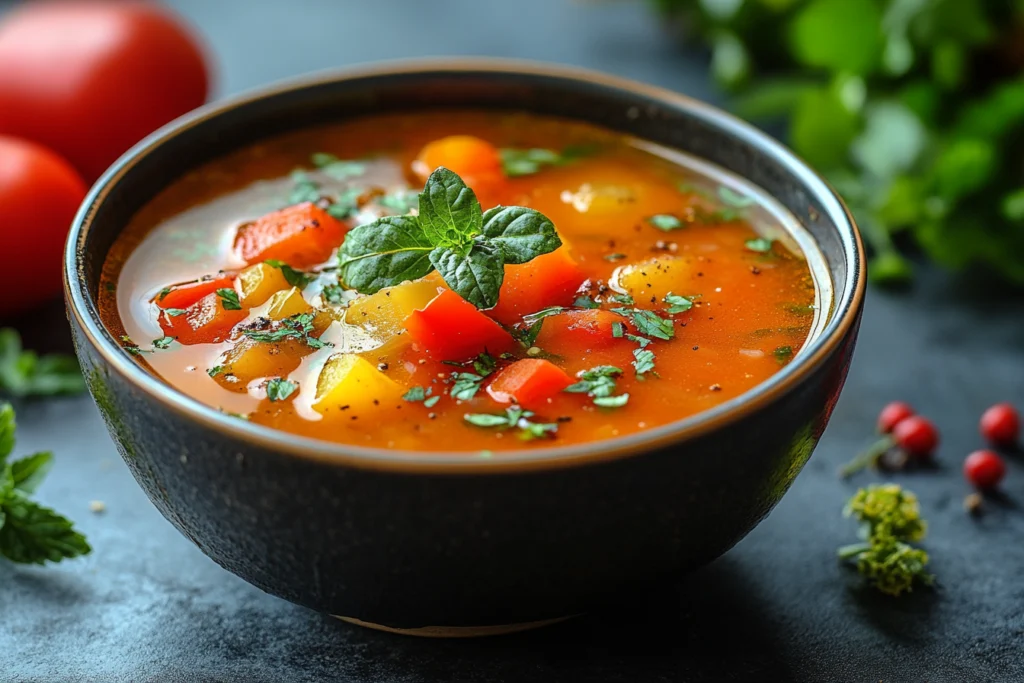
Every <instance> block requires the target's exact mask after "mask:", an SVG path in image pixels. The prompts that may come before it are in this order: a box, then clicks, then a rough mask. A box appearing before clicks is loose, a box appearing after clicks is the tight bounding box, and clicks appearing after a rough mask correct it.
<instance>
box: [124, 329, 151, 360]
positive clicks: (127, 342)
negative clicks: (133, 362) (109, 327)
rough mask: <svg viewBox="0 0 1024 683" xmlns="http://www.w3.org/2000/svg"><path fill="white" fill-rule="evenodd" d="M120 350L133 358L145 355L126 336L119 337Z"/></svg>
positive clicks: (141, 349) (140, 348) (142, 350)
mask: <svg viewBox="0 0 1024 683" xmlns="http://www.w3.org/2000/svg"><path fill="white" fill-rule="evenodd" d="M121 348H122V349H124V350H125V351H127V352H128V353H130V354H132V355H133V356H141V355H142V354H143V353H147V351H145V350H144V349H143V348H142V347H141V346H139V345H138V344H136V343H135V342H133V341H132V338H131V337H129V336H128V335H127V334H122V335H121Z"/></svg>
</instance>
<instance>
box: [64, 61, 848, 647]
mask: <svg viewBox="0 0 1024 683" xmlns="http://www.w3.org/2000/svg"><path fill="white" fill-rule="evenodd" d="M439 107H450V108H474V109H493V110H508V111H526V112H532V113H536V114H541V115H553V116H561V117H568V118H571V119H577V120H582V121H586V122H590V123H593V124H597V125H601V126H604V127H606V128H610V129H613V130H617V131H622V132H625V133H629V134H632V135H634V136H636V137H638V138H641V139H645V140H649V141H652V142H655V143H658V144H660V145H663V146H665V147H668V148H671V149H676V150H682V151H684V152H687V153H689V154H692V155H695V156H697V157H700V158H702V159H706V160H708V161H711V162H713V163H715V164H717V165H719V166H721V167H723V168H725V169H727V170H729V171H732V172H733V173H736V174H739V175H741V176H743V177H745V178H747V179H748V180H750V181H752V182H753V183H754V184H756V185H759V186H760V187H761V188H763V189H765V190H766V191H767V192H768V193H770V194H771V195H773V196H774V197H775V198H776V199H777V200H778V201H780V202H781V203H782V204H783V205H785V206H786V207H787V208H788V209H789V210H790V211H792V212H793V214H794V215H795V216H796V217H797V218H798V220H799V221H800V222H801V223H802V224H803V225H804V227H805V228H806V229H807V230H808V231H809V232H810V234H811V235H812V236H813V238H814V240H815V242H816V243H817V245H818V247H819V249H820V251H821V253H822V255H823V256H824V259H825V261H826V262H827V269H828V272H829V273H830V275H831V278H832V285H833V288H834V301H833V302H832V306H831V310H830V312H829V314H828V315H829V318H828V322H827V324H826V326H825V328H824V331H823V332H822V333H821V334H820V335H819V336H818V338H817V339H816V340H814V341H813V342H812V343H811V344H810V345H809V346H807V347H806V348H804V349H803V350H801V351H800V353H798V354H797V355H796V357H795V358H794V360H793V362H792V363H791V364H790V365H789V366H787V367H786V368H784V369H783V370H781V371H780V372H779V373H778V374H777V375H776V376H775V377H773V378H771V379H770V380H769V381H767V382H765V383H764V384H762V385H760V386H759V387H757V388H755V389H754V390H752V391H750V392H748V393H747V394H744V395H743V396H741V397H739V398H737V399H734V400H732V401H729V402H727V403H725V404H723V405H722V406H719V407H717V408H715V409H713V410H711V411H708V412H706V413H702V414H700V415H697V416H695V417H692V418H687V419H685V420H681V421H679V422H677V423H673V424H671V425H668V426H666V427H662V428H658V429H652V430H648V431H647V432H644V433H641V434H638V435H633V436H630V437H623V438H618V439H613V440H609V441H600V442H596V443H591V444H585V445H582V446H573V447H562V448H544V449H541V450H523V451H517V452H511V453H499V454H496V455H494V456H493V457H491V458H489V459H488V458H481V457H477V456H474V455H472V454H466V453H408V452H391V451H383V450H375V449H367V448H359V447H350V446H345V445H339V444H329V443H324V442H318V441H314V440H311V439H305V438H301V437H296V436H294V435H288V434H284V433H280V432H274V431H272V430H269V429H267V428H264V427H260V426H258V425H251V424H248V423H246V422H244V421H241V420H237V419H235V418H231V417H227V416H224V415H220V414H219V413H217V412H216V411H215V410H212V409H210V408H208V407H207V406H205V405H202V404H200V403H199V402H198V401H196V400H194V399H192V398H189V397H187V396H185V395H183V394H180V393H178V392H177V391H176V390H174V389H172V388H170V387H168V386H166V385H164V384H163V383H161V382H160V380H158V379H157V378H155V377H153V376H152V375H150V374H148V373H147V372H146V371H145V370H144V369H143V368H142V367H140V366H139V365H137V364H136V363H135V361H134V360H133V359H132V357H131V356H130V355H128V354H127V353H126V352H125V351H124V350H123V349H122V348H121V347H120V346H119V344H118V340H117V339H116V338H115V337H114V336H113V335H112V334H111V333H110V332H109V331H108V330H107V329H106V328H105V327H104V325H103V323H102V322H101V320H100V317H99V312H98V308H97V303H96V298H97V292H98V289H99V286H100V273H101V270H102V266H103V261H104V257H105V256H106V254H107V252H108V250H109V248H110V245H111V243H112V242H113V241H114V239H115V238H116V237H117V236H118V234H119V233H120V232H121V230H122V229H123V228H124V227H125V225H126V224H127V223H128V222H129V220H130V218H131V217H132V215H133V214H134V213H135V212H136V211H138V210H139V209H140V208H141V207H142V206H143V205H144V204H145V203H146V202H147V201H149V200H150V199H151V198H152V197H153V196H154V195H155V194H156V193H158V192H159V191H160V190H161V189H163V188H164V187H166V186H167V185H168V184H169V183H171V182H173V181H174V180H175V179H176V178H178V177H179V176H181V175H182V174H184V173H186V172H187V171H189V170H190V169H192V168H194V167H195V166H197V165H199V164H202V163H204V162H207V161H210V160H212V159H214V158H216V157H217V156H219V155H222V154H224V153H226V152H229V151H232V150H235V149H237V148H239V147H242V146H245V145H247V144H250V143H253V142H256V141H257V140H260V139H263V138H266V137H269V136H272V135H277V134H280V133H284V132H287V131H290V130H293V129H296V128H299V127H303V126H309V125H314V124H319V123H324V122H329V121H338V120H342V119H346V118H349V117H355V116H365V115H373V114H376V113H382V112H394V111H402V110H408V111H415V110H422V109H427V108H430V109H433V108H439ZM65 278H66V294H67V302H68V310H69V318H70V320H71V323H72V328H73V332H74V338H75V345H76V349H77V352H78V356H79V359H80V360H81V363H82V366H83V369H84V372H85V374H86V377H87V380H88V383H89V387H90V390H91V391H92V394H93V396H94V398H95V400H96V403H97V405H98V406H99V409H100V412H101V413H102V415H103V419H104V420H105V421H106V424H107V426H108V428H109V430H110V433H111V435H112V437H113V439H114V441H115V442H116V444H117V447H118V449H119V451H120V453H121V455H122V456H123V458H124V460H125V462H126V463H127V464H128V466H129V467H130V469H131V471H132V473H133V474H134V476H135V478H136V479H137V480H138V482H139V483H140V484H141V486H142V487H143V489H144V490H145V491H146V493H147V494H148V495H149V497H150V499H151V500H152V501H153V503H154V505H156V507H157V508H158V509H159V510H160V512H161V513H163V515H164V516H165V517H166V518H167V519H168V520H170V522H171V523H172V524H173V525H174V526H175V527H177V528H178V530H180V531H181V533H183V534H184V535H185V536H187V537H188V538H189V539H191V540H192V541H193V542H194V543H195V544H196V545H197V546H199V548H201V549H202V551H203V552H204V553H206V554H207V555H208V556H209V557H211V558H212V559H213V560H214V561H216V562H217V563H219V564H220V565H221V566H223V567H225V568H227V569H228V570H230V571H232V572H234V573H235V574H237V575H238V576H240V577H242V578H243V579H245V580H247V581H249V582H250V583H252V584H254V585H256V586H258V587H259V588H262V589H263V590H265V591H267V592H269V593H272V594H274V595H278V596H280V597H282V598H285V599H287V600H291V601H293V602H296V603H299V604H301V605H306V606H308V607H311V608H313V609H316V610H320V611H323V612H327V613H330V614H334V615H339V616H345V617H350V618H353V619H357V620H360V621H363V622H369V623H373V624H378V625H384V626H387V627H393V628H400V629H416V628H422V627H487V626H495V625H502V624H513V623H523V622H535V621H538V620H546V619H552V618H558V617H562V616H566V615H572V614H576V613H580V612H583V611H586V610H588V609H589V608H592V607H593V606H594V605H595V604H597V603H598V602H600V601H601V600H602V599H603V598H605V597H606V596H609V595H613V594H615V593H616V592H618V591H620V590H623V589H628V588H633V587H637V586H643V585H645V584H648V583H650V582H654V581H659V580H665V579H671V578H674V577H678V576H680V575H682V574H684V573H685V572H687V571H689V570H692V569H694V568H696V567H699V566H700V565H703V564H705V563H707V562H709V561H711V560H713V559H714V558H716V557H718V556H719V555H720V554H722V553H723V552H725V551H726V550H728V549H729V548H730V547H732V546H733V545H734V544H735V543H736V542H737V541H738V540H740V539H741V538H742V537H743V536H744V535H745V534H746V533H747V532H749V531H750V530H751V529H752V528H753V527H754V526H755V525H756V524H757V523H758V522H759V521H760V520H761V519H762V518H764V516H765V515H767V514H768V512H769V511H770V510H771V509H772V507H773V506H775V504H776V503H778V501H779V499H780V498H781V497H782V495H783V494H784V493H785V492H786V490H787V489H788V488H789V486H790V484H791V483H792V482H793V479H794V478H795V477H796V475H797V473H799V471H800V469H801V467H803V465H804V463H805V462H806V461H807V459H808V458H809V457H810V455H811V452H812V450H813V449H814V446H815V444H816V443H817V440H818V438H819V437H820V435H821V433H822V431H823V430H824V429H825V425H826V423H827V422H828V419H829V416H830V414H831V411H832V408H833V406H834V405H835V402H836V399H837V398H838V396H839V392H840V389H841V388H842V385H843V381H844V379H845V377H846V372H847V368H848V365H849V362H850V357H851V354H852V352H853V348H854V341H855V338H856V334H857V328H858V323H859V318H860V313H861V307H862V302H863V288H864V273H863V261H862V253H861V245H860V240H859V237H858V235H857V231H856V228H855V227H854V225H853V223H852V220H851V218H850V216H849V214H848V213H847V211H846V210H845V209H844V208H843V206H842V204H841V202H840V201H839V200H838V199H837V198H836V197H835V195H834V194H833V193H832V192H831V191H830V190H829V188H828V187H827V186H826V185H825V184H824V183H823V182H822V181H821V180H820V179H819V178H818V177H817V176H816V175H815V174H814V173H813V172H811V171H810V170H809V169H808V168H806V167H805V166H804V165H803V164H802V163H801V162H800V161H799V160H797V159H796V158H794V157H793V156H792V155H791V154H790V153H789V152H788V151H786V150H785V149H784V148H783V147H782V146H780V145H778V144H777V143H775V142H773V141H771V140H770V139H769V138H767V137H766V136H764V135H762V134H761V133H759V132H757V131H756V130H754V129H753V128H752V127H750V126H748V125H746V124H744V123H742V122H740V121H738V120H736V119H734V118H732V117H731V116H729V115H727V114H724V113H722V112H720V111H717V110H715V109H713V108H711V107H708V106H707V105H704V104H701V103H699V102H696V101H693V100H690V99H688V98H685V97H683V96H680V95H678V94H675V93H670V92H667V91H662V90H658V89H655V88H651V87H646V86H641V85H638V84H635V83H631V82H628V81H622V80H619V79H615V78H611V77H607V76H603V75H600V74H595V73H592V72H586V71H580V70H576V69H568V68H561V67H549V66H542V65H535V64H528V63H520V62H505V61H497V62H496V61H490V60H473V61H461V60H445V61H438V62H416V63H406V64H385V65H382V66H371V67H365V68H359V69H352V70H347V71H340V72H333V73H327V74H319V75H315V76H313V77H310V78H306V79H302V80H297V81H292V82H289V83H286V84H284V85H280V86H276V87H272V88H270V89H267V90H264V91H261V92H258V93H255V94H252V95H247V96H243V97H240V98H238V99H234V100H230V101H227V102H224V103H218V104H214V105H211V106H209V107H206V108H204V109H201V110H199V111H197V112H195V113H193V114H191V115H189V116H187V117H185V118H183V119H181V120H179V121H177V122H175V123H173V124H171V125H170V126H168V127H166V128H164V129H162V130H160V131H158V132H157V133H155V134H154V135H153V136H151V137H150V138H148V139H147V140H145V141H143V142H142V143H140V144H139V145H138V146H136V147H135V148H134V149H133V150H132V151H130V152H129V153H128V154H126V155H125V156H124V157H123V158H122V159H121V160H120V161H119V162H118V163H117V164H116V165H115V166H114V167H113V168H111V169H110V170H109V171H108V172H107V173H106V175H105V176H104V177H103V178H102V179H101V180H100V181H99V183H98V184H97V185H96V186H95V187H94V188H93V190H92V192H91V193H90V195H89V197H88V198H87V200H86V203H85V204H84V206H83V208H82V210H81V212H80V214H79V216H78V218H77V219H76V222H75V225H74V227H73V229H72V232H71V236H70V240H69V243H68V248H67V254H66V263H65Z"/></svg>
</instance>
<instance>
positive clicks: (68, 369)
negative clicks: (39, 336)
mask: <svg viewBox="0 0 1024 683" xmlns="http://www.w3.org/2000/svg"><path fill="white" fill-rule="evenodd" d="M83 391H85V380H83V379H82V372H81V370H80V369H79V367H78V361H76V360H75V359H74V358H73V357H71V356H66V355H63V354H50V355H45V356H39V355H37V354H36V353H35V352H34V351H26V350H25V349H23V348H22V346H21V336H19V335H18V333H17V331H15V330H13V329H10V328H4V329H0V395H8V396H15V397H25V396H57V395H62V394H79V393H81V392H83Z"/></svg>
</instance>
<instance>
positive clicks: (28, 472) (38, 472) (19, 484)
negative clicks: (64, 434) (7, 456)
mask: <svg viewBox="0 0 1024 683" xmlns="http://www.w3.org/2000/svg"><path fill="white" fill-rule="evenodd" d="M51 467H53V453H49V452H42V453H33V454H32V455H27V456H25V457H24V458H19V459H17V460H15V461H13V462H12V463H11V464H10V468H11V476H12V478H13V481H14V488H16V489H18V490H19V491H21V492H23V493H34V492H35V490H36V489H37V488H39V485H40V484H42V483H43V479H45V478H46V475H47V474H49V472H50V468H51Z"/></svg>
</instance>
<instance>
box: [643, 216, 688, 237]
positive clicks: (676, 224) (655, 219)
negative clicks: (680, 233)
mask: <svg viewBox="0 0 1024 683" xmlns="http://www.w3.org/2000/svg"><path fill="white" fill-rule="evenodd" d="M647 222H648V223H649V224H650V225H651V226H653V227H655V228H657V229H658V230H661V231H663V232H671V231H672V230H679V229H680V228H682V227H683V222H682V221H681V220H679V219H678V218H676V217H675V216H673V215H671V214H667V213H659V214H657V215H654V216H649V217H648V218H647Z"/></svg>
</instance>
